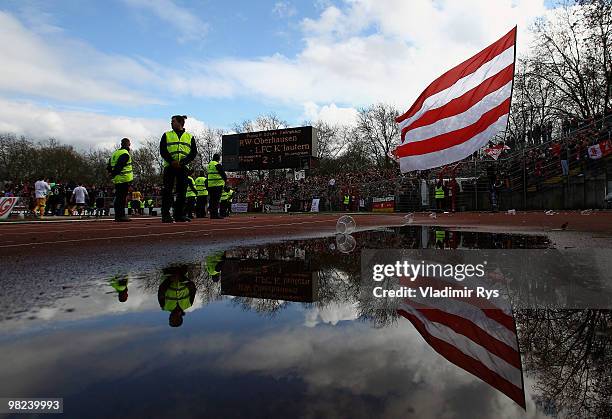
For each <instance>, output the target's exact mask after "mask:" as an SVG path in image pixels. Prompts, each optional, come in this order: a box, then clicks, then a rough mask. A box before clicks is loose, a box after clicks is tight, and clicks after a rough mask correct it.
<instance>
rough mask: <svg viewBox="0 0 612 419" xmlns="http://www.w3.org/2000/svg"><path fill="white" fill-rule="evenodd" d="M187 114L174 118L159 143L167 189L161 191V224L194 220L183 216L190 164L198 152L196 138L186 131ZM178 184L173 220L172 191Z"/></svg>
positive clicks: (165, 187)
mask: <svg viewBox="0 0 612 419" xmlns="http://www.w3.org/2000/svg"><path fill="white" fill-rule="evenodd" d="M185 119H187V117H186V116H185V115H174V116H173V117H172V121H171V123H172V131H168V132H166V133H164V135H162V137H161V141H160V142H159V152H160V154H161V156H162V158H163V159H164V175H163V178H164V188H163V191H162V208H161V212H162V223H172V222H173V221H177V222H185V221H191V219H189V218H187V217H185V216H184V214H183V207H184V205H185V190H186V188H187V169H188V168H187V165H188V164H189V163H191V162H192V161H193V160H194V159H195V157H196V155H197V154H198V151H197V149H196V143H195V138H194V137H193V136H192V135H191V134H189V133H188V132H186V131H185V128H184V127H185ZM175 183H176V202H174V219H173V218H172V216H171V215H170V206H171V205H172V203H173V198H172V190H173V189H174V184H175Z"/></svg>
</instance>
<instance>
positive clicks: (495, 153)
mask: <svg viewBox="0 0 612 419" xmlns="http://www.w3.org/2000/svg"><path fill="white" fill-rule="evenodd" d="M504 150H510V147H508V146H507V145H505V144H497V145H494V146H493V147H488V148H485V150H484V152H485V154H486V155H487V156H489V157H491V158H492V159H493V160H497V159H499V156H500V155H501V153H502V152H503V151H504Z"/></svg>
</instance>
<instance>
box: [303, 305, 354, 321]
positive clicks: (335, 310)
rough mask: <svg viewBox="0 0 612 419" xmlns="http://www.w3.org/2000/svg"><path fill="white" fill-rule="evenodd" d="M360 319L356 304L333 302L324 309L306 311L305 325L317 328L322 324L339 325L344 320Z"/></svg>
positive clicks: (316, 308) (317, 308)
mask: <svg viewBox="0 0 612 419" xmlns="http://www.w3.org/2000/svg"><path fill="white" fill-rule="evenodd" d="M358 317H359V307H358V304H357V303H356V302H350V301H347V302H333V303H330V304H328V305H326V306H324V307H314V308H312V309H309V310H307V311H306V315H305V319H304V325H305V326H306V327H315V326H316V325H318V324H320V323H325V324H331V325H333V326H335V325H337V324H338V322H341V321H344V320H355V319H357V318H358Z"/></svg>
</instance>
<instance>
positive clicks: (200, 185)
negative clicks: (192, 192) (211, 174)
mask: <svg viewBox="0 0 612 419" xmlns="http://www.w3.org/2000/svg"><path fill="white" fill-rule="evenodd" d="M195 188H196V190H197V191H198V196H208V189H206V177H204V176H200V177H197V178H196V180H195Z"/></svg>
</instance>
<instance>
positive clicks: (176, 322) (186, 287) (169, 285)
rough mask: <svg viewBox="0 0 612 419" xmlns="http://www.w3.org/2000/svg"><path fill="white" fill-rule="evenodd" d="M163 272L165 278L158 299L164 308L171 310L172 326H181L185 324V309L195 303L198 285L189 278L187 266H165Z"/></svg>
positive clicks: (170, 323)
mask: <svg viewBox="0 0 612 419" xmlns="http://www.w3.org/2000/svg"><path fill="white" fill-rule="evenodd" d="M163 274H164V277H165V279H164V280H163V281H162V283H161V285H160V286H159V289H158V290H157V301H158V302H159V306H160V308H161V309H162V310H164V311H168V312H170V316H169V318H168V324H169V325H170V327H179V326H181V325H182V324H183V316H184V315H185V310H187V309H188V308H189V307H191V306H192V305H193V301H194V299H195V295H196V286H195V284H194V283H193V281H191V280H190V279H189V278H187V269H186V267H185V266H171V267H168V268H165V269H164V270H163Z"/></svg>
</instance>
